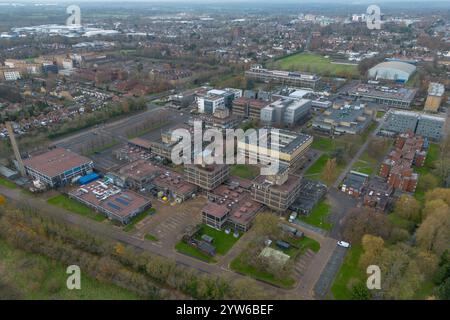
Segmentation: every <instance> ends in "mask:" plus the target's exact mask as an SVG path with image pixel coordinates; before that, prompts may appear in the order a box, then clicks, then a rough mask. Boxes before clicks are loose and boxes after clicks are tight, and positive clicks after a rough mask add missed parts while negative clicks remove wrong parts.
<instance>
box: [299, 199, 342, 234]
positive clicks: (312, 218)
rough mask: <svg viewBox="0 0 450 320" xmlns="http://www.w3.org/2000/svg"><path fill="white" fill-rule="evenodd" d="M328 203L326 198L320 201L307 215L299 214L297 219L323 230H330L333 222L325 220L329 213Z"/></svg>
mask: <svg viewBox="0 0 450 320" xmlns="http://www.w3.org/2000/svg"><path fill="white" fill-rule="evenodd" d="M330 208H331V207H330V205H329V204H328V203H327V202H326V200H322V201H320V202H319V203H318V204H317V205H316V206H315V207H314V209H313V210H312V212H311V214H310V215H309V216H299V218H298V219H299V220H300V221H303V222H305V223H307V224H310V225H312V226H315V227H319V228H322V229H324V230H331V228H332V227H333V224H331V223H328V222H326V219H327V217H328V215H329V214H330Z"/></svg>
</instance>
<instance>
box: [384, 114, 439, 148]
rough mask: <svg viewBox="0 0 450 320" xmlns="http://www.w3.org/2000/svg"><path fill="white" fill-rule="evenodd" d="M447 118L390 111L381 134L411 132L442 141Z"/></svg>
mask: <svg viewBox="0 0 450 320" xmlns="http://www.w3.org/2000/svg"><path fill="white" fill-rule="evenodd" d="M445 123H446V118H445V117H442V116H438V115H427V114H423V113H419V112H413V111H400V110H390V111H389V112H388V113H387V115H386V121H385V124H384V125H383V127H382V128H381V133H382V134H386V135H394V134H398V133H407V132H408V131H411V132H413V133H415V134H417V135H421V136H423V137H425V138H428V139H430V140H433V141H440V140H442V138H443V135H444V129H445Z"/></svg>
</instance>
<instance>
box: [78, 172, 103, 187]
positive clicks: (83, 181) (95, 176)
mask: <svg viewBox="0 0 450 320" xmlns="http://www.w3.org/2000/svg"><path fill="white" fill-rule="evenodd" d="M98 178H100V175H99V174H98V173H95V172H92V173H90V174H87V175H85V176H82V177H81V178H80V179H78V183H79V184H81V185H84V184H88V183H89V182H92V181H94V180H97V179H98Z"/></svg>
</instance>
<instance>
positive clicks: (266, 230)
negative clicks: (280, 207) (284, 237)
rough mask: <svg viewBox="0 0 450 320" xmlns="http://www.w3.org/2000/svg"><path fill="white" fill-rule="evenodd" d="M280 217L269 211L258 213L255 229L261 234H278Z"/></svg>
mask: <svg viewBox="0 0 450 320" xmlns="http://www.w3.org/2000/svg"><path fill="white" fill-rule="evenodd" d="M278 224H279V220H278V217H277V216H276V215H274V214H271V213H269V212H264V213H260V214H258V216H257V217H256V219H255V225H254V227H253V228H254V230H255V232H256V234H258V235H260V236H278V235H279V234H280V232H281V231H280V227H279V225H278Z"/></svg>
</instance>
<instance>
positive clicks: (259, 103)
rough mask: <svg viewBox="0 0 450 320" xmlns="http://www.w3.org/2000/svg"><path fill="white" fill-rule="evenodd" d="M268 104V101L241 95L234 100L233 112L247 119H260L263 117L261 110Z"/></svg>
mask: <svg viewBox="0 0 450 320" xmlns="http://www.w3.org/2000/svg"><path fill="white" fill-rule="evenodd" d="M268 104H269V102H268V101H264V100H259V99H250V98H245V97H241V98H239V99H236V100H234V101H233V114H234V115H236V116H239V117H243V118H246V119H250V120H257V121H259V120H260V118H261V110H262V109H263V108H264V107H265V106H267V105H268Z"/></svg>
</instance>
